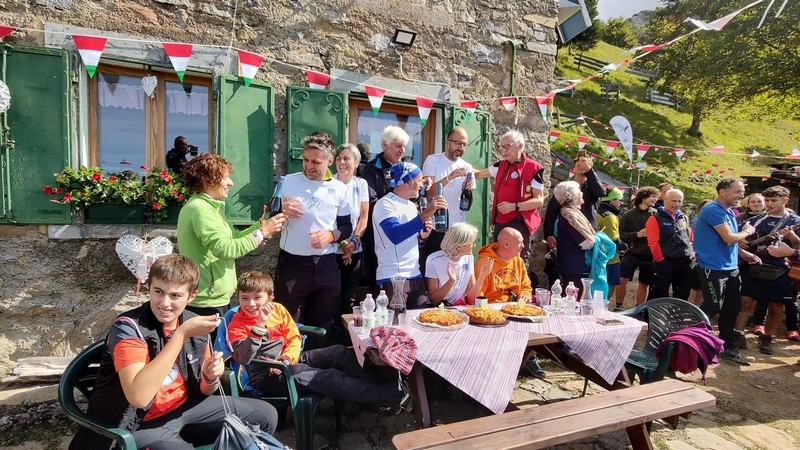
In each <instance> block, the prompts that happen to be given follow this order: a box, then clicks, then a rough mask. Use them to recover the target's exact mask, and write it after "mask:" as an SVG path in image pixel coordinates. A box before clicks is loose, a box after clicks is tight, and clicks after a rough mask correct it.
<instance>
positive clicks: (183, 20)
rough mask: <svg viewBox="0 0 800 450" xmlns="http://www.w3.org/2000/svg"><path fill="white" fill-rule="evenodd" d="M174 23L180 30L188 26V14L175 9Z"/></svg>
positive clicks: (182, 10) (183, 10)
mask: <svg viewBox="0 0 800 450" xmlns="http://www.w3.org/2000/svg"><path fill="white" fill-rule="evenodd" d="M175 23H177V24H178V26H179V27H181V28H185V27H187V26H189V13H188V12H187V11H186V10H185V9H176V10H175Z"/></svg>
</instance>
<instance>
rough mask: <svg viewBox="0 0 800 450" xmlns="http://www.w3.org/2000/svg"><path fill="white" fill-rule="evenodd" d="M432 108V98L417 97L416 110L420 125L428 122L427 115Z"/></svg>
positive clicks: (423, 125)
mask: <svg viewBox="0 0 800 450" xmlns="http://www.w3.org/2000/svg"><path fill="white" fill-rule="evenodd" d="M431 108H433V99H432V98H428V97H417V110H418V111H419V121H420V123H421V124H422V127H423V128H424V127H425V124H426V123H427V122H428V116H430V114H431Z"/></svg>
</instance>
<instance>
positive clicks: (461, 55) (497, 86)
mask: <svg viewBox="0 0 800 450" xmlns="http://www.w3.org/2000/svg"><path fill="white" fill-rule="evenodd" d="M234 3H236V8H235V11H234V6H233V5H234ZM556 13H557V2H556V1H555V0H538V1H536V0H529V1H514V2H511V1H489V0H347V1H344V0H315V1H311V0H283V1H274V0H239V1H238V2H234V0H231V1H205V0H152V1H149V0H139V1H128V0H94V1H85V0H84V1H77V0H6V2H4V5H3V7H2V9H0V23H2V24H7V25H13V26H17V27H25V28H31V29H38V30H41V29H44V28H45V27H47V29H48V30H53V29H62V30H68V29H70V28H71V27H81V28H84V29H85V28H89V29H94V30H97V31H98V32H107V33H116V34H121V35H128V36H139V37H142V38H147V39H154V40H165V41H178V42H193V43H206V44H217V45H228V44H229V43H230V42H231V38H232V36H233V45H234V46H236V47H239V48H244V49H247V50H250V51H254V52H258V53H260V54H264V55H268V56H269V57H271V58H274V59H276V60H279V61H284V62H287V63H290V64H292V65H295V66H301V67H307V68H314V69H317V70H320V71H324V72H329V71H331V70H339V71H348V72H359V73H365V74H372V75H375V76H380V77H384V78H391V79H397V80H400V79H402V78H404V76H403V74H401V73H400V66H399V64H398V63H399V61H398V56H397V54H396V53H395V51H394V50H393V49H391V48H390V47H389V45H388V44H389V39H390V37H391V36H392V34H393V32H394V30H395V28H396V27H401V28H406V29H411V30H414V31H417V32H418V33H419V34H418V36H417V40H416V43H415V45H414V46H413V48H411V49H410V50H408V51H406V52H405V53H404V55H403V72H404V74H405V77H408V78H413V79H416V80H423V81H428V82H437V83H444V84H447V85H449V86H451V87H452V88H453V89H455V91H454V92H456V95H458V93H460V94H461V95H462V98H497V97H500V96H504V95H513V94H516V95H542V94H543V93H545V92H547V91H548V90H549V89H550V88H551V87H552V84H551V83H552V78H553V70H554V67H555V53H556V46H555V41H556V33H555V30H554V29H553V28H552V23H553V20H552V19H553V18H554V17H555V16H556ZM234 15H235V20H234ZM234 24H235V27H233V31H232V26H233V25H234ZM542 24H544V25H542ZM8 39H9V38H7V40H8ZM10 41H11V42H12V43H16V44H28V45H45V43H46V44H47V45H59V44H58V42H62V43H63V45H64V46H67V44H68V41H67V40H66V39H64V38H63V37H61V38H60V41H59V38H58V36H56V35H53V34H48V35H47V38H45V37H44V36H43V34H42V33H38V32H34V31H29V32H25V33H22V32H17V33H15V34H14V35H12V36H11V37H10ZM133 45H135V44H133ZM512 46H516V48H517V52H516V55H517V57H516V64H515V72H516V73H515V83H514V87H513V94H512V87H511V78H512V74H511V71H512ZM128 47H129V48H130V47H131V46H130V45H128ZM144 47H147V46H143V48H141V49H139V50H141V52H142V54H143V55H145V56H143V58H144V59H147V58H156V60H155V61H150V62H154V63H161V64H163V65H166V66H167V67H169V63H168V62H166V60H165V59H164V57H163V55H161V56H153V54H154V53H157V52H152V51H147V50H148V48H152V45H150V46H149V47H148V48H144ZM107 51H111V52H113V51H115V50H114V49H110V50H107ZM220 52H221V50H220ZM147 55H149V56H147ZM218 59H219V60H218V62H217V63H215V65H213V66H212V65H206V66H202V65H200V64H199V63H197V62H196V63H195V64H198V65H197V66H195V67H194V69H195V70H204V71H206V72H208V73H235V70H236V68H235V66H233V68H231V66H230V61H228V60H227V59H226V58H218ZM234 59H235V58H234ZM234 63H235V61H234ZM81 70H82V69H81ZM258 77H259V78H260V79H263V80H265V81H268V82H270V83H272V84H273V85H274V86H275V87H276V92H277V93H278V97H277V98H276V130H275V141H276V142H275V147H274V150H275V154H276V163H277V165H278V170H281V169H282V165H283V162H284V161H285V154H286V142H285V136H286V129H285V127H286V122H285V106H284V104H285V103H284V98H282V96H281V93H282V92H284V91H285V87H286V86H288V85H305V78H304V76H303V74H302V73H301V72H300V71H299V70H297V69H296V68H292V67H289V66H286V65H283V64H280V63H277V62H272V63H265V64H264V65H263V66H262V70H261V71H260V72H259V76H258ZM413 84H415V83H407V85H413ZM14 94H15V93H12V96H13V95H14ZM452 100H454V101H455V100H458V98H453V99H452ZM481 107H483V108H489V109H490V110H491V112H492V113H493V116H494V124H495V130H494V136H499V135H500V134H502V133H503V132H505V131H506V130H508V129H510V128H518V129H520V130H522V131H523V132H524V133H525V135H526V137H527V139H528V141H527V142H528V143H527V150H528V154H529V155H531V156H533V157H534V158H536V159H537V160H539V161H541V162H542V163H543V165H544V166H545V167H547V168H548V169H547V170H548V174H547V176H546V177H545V179H549V166H550V165H549V161H550V157H549V147H548V144H547V124H545V122H544V121H543V120H542V118H541V116H540V114H539V112H538V109H537V107H536V105H535V103H534V102H533V100H532V99H521V100H520V104H519V105H518V107H517V109H516V110H515V111H511V112H508V111H505V110H501V109H500V107H499V103H498V102H497V101H494V102H486V103H485V104H482V105H481ZM83 141H84V142H85V140H83ZM73 142H81V140H80V139H77V138H76V139H73ZM77 154H80V153H78V152H76V155H77ZM494 159H495V160H496V159H497V156H496V157H495V158H494ZM86 230H88V231H86ZM84 231H86V232H87V236H90V237H88V238H85V239H75V240H62V239H52V238H51V236H52V235H53V233H52V230H51V233H50V235H48V232H47V229H46V228H42V227H24V226H11V225H9V226H2V227H0V260H2V262H3V264H2V266H0V372H2V371H4V370H3V369H8V368H9V367H10V366H11V361H13V360H16V359H18V358H20V357H25V356H32V355H69V354H73V353H75V352H76V351H77V350H79V349H80V348H81V347H83V346H85V345H86V344H88V343H89V342H91V341H92V340H94V339H97V338H99V337H101V336H102V334H103V332H104V331H105V329H106V328H107V326H108V324H109V322H110V320H111V319H112V318H113V317H114V315H115V314H116V313H118V312H120V311H122V310H125V309H128V308H130V307H131V306H133V305H135V304H137V303H138V302H140V301H142V299H143V298H144V297H141V298H137V297H135V296H134V295H133V287H134V284H133V277H132V276H131V275H130V274H129V273H128V272H127V270H126V269H125V267H124V266H123V265H122V264H121V263H120V262H119V260H118V258H117V256H116V254H115V252H114V242H115V240H114V239H95V238H91V236H93V235H95V234H94V233H93V232H92V230H91V227H88V226H87V228H86V229H85V230H84ZM98 235H99V234H98ZM542 248H543V247H542V246H538V250H539V251H538V252H537V254H538V255H541V254H542V253H541V250H542ZM274 252H275V245H274V243H272V245H268V246H267V248H265V249H263V248H262V249H261V250H259V251H257V252H256V254H254V255H250V256H247V257H245V258H242V259H241V260H240V261H238V262H237V265H238V267H239V268H240V270H241V269H248V268H262V269H267V270H270V271H271V270H272V268H273V267H272V266H274V257H273V255H274ZM532 263H533V267H534V268H535V269H537V270H539V269H540V268H541V267H542V265H543V261H542V260H540V258H535V259H534V261H532Z"/></svg>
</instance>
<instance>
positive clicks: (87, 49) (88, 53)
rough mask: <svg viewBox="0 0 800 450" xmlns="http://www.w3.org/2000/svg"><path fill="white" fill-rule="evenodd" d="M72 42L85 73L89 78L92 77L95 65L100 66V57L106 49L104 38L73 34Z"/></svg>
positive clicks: (95, 68)
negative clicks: (79, 56)
mask: <svg viewBox="0 0 800 450" xmlns="http://www.w3.org/2000/svg"><path fill="white" fill-rule="evenodd" d="M72 40H73V41H75V46H76V47H78V53H80V54H81V60H83V65H84V66H86V71H87V72H89V78H92V77H94V72H95V71H96V70H97V65H98V64H100V55H102V54H103V50H104V49H105V48H106V38H104V37H98V36H81V35H79V34H73V35H72Z"/></svg>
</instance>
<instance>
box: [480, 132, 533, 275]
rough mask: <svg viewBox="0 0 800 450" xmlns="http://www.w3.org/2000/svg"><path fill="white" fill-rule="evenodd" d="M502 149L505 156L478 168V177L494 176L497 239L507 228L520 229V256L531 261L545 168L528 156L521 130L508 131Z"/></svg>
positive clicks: (504, 136) (526, 262)
mask: <svg viewBox="0 0 800 450" xmlns="http://www.w3.org/2000/svg"><path fill="white" fill-rule="evenodd" d="M500 149H501V151H502V155H503V159H501V160H500V161H498V162H497V163H495V164H494V165H493V166H491V167H489V168H486V169H483V170H478V171H476V172H475V178H477V179H480V178H486V177H490V176H491V177H494V179H495V182H494V202H493V203H492V223H493V224H494V235H493V239H494V240H495V241H497V236H498V235H499V234H500V231H502V230H503V229H504V228H508V227H511V228H513V229H515V230H517V231H519V232H520V233H521V234H522V244H523V248H522V252H521V253H520V256H521V257H522V259H523V260H524V261H525V264H526V265H527V264H528V258H529V257H530V248H531V236H532V235H533V233H534V232H535V231H536V229H537V228H539V224H540V223H541V222H542V219H541V217H540V216H539V211H538V209H539V207H541V206H542V202H543V200H542V198H543V192H542V190H543V187H544V182H543V178H542V177H543V168H542V165H541V164H539V163H537V162H536V161H534V160H533V159H531V158H528V157H527V156H525V138H524V136H523V135H522V133H520V132H519V131H517V130H511V131H508V132H506V133H505V134H504V135H503V136H502V137H501V138H500Z"/></svg>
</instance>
